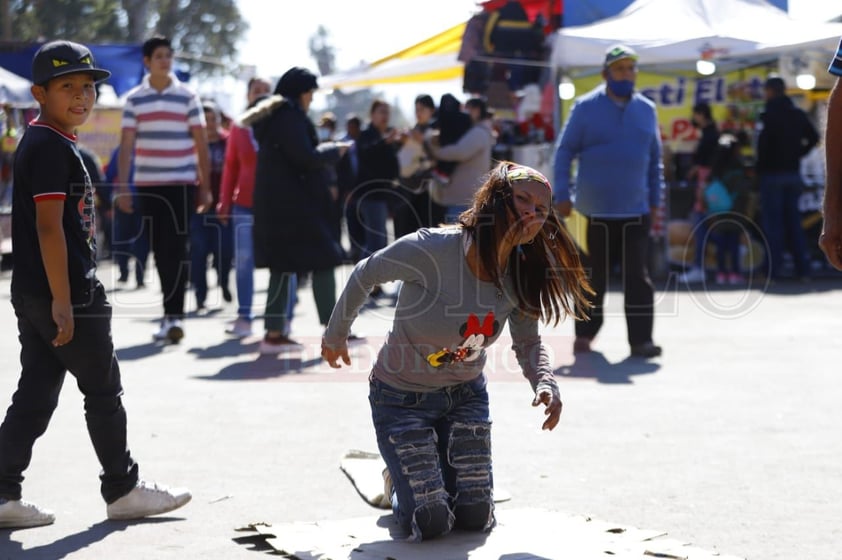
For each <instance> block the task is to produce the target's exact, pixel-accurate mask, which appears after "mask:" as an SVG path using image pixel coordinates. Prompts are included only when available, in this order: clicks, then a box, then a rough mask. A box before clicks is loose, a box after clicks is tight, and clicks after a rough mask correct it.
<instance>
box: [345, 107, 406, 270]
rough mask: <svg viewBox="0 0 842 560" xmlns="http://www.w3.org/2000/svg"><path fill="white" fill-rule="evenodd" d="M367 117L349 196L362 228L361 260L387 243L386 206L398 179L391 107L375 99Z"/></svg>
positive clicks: (396, 137) (397, 135)
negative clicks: (367, 120)
mask: <svg viewBox="0 0 842 560" xmlns="http://www.w3.org/2000/svg"><path fill="white" fill-rule="evenodd" d="M369 116H370V118H371V122H370V123H369V125H368V127H367V128H366V129H365V130H363V131H362V133H361V134H360V137H359V138H358V139H357V142H356V148H357V156H358V158H359V168H358V175H357V188H356V189H354V194H353V195H352V196H353V198H354V199H355V200H357V201H358V202H357V205H358V206H357V208H358V212H359V217H360V221H361V222H362V224H363V226H364V227H365V242H364V244H363V247H362V252H361V255H360V256H361V257H362V258H365V257H368V256H369V255H371V254H372V253H374V252H375V251H377V250H379V249H382V248H383V247H385V246H386V244H387V243H388V237H387V233H386V221H387V220H388V216H389V206H388V202H389V200H390V198H391V197H392V196H393V193H394V189H395V186H396V183H397V181H398V180H399V177H400V165H399V163H398V156H397V152H398V148H400V137H401V135H400V132H399V131H397V130H396V129H394V128H391V127H389V118H390V116H391V107H390V106H389V104H388V103H386V102H385V101H383V100H381V99H375V100H374V101H373V102H372V104H371V111H370V113H369Z"/></svg>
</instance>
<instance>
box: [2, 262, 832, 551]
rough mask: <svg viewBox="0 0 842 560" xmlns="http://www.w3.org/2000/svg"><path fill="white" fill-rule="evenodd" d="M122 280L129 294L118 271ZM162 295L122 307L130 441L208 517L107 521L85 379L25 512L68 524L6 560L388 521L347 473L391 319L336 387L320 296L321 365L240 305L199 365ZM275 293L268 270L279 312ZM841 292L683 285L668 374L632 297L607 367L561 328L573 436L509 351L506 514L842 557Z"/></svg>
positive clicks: (10, 346) (305, 298)
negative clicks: (237, 322) (634, 318)
mask: <svg viewBox="0 0 842 560" xmlns="http://www.w3.org/2000/svg"><path fill="white" fill-rule="evenodd" d="M347 273H348V269H347V268H343V269H341V273H340V274H338V275H337V277H338V278H339V279H340V283H341V280H343V279H344V278H345V277H346V276H347ZM211 276H212V275H211ZM100 277H101V279H102V280H103V282H104V283H105V284H106V285H107V286H108V287H109V288H112V287H113V285H114V282H113V279H114V275H113V270H112V268H111V266H110V264H109V263H105V264H104V265H103V267H102V268H101V273H100ZM9 279H10V274H9V273H8V272H6V273H3V274H2V276H1V277H0V299H2V301H3V304H2V305H0V330H1V332H2V333H3V334H4V336H2V337H0V399H3V401H2V402H3V404H2V405H0V408H5V406H6V403H8V399H9V398H10V397H11V394H12V392H13V391H14V387H15V384H16V381H17V376H18V373H19V363H18V354H19V347H18V342H17V338H16V336H15V333H16V327H15V321H14V315H13V312H12V309H11V305H10V304H9V303H8V295H9ZM155 280H156V279H155V278H154V275H152V274H150V275H148V280H147V285H148V286H149V288H147V289H146V290H142V291H133V290H117V291H112V292H111V294H110V298H111V300H112V303H113V304H114V308H115V313H114V321H113V331H114V340H115V344H116V347H117V349H118V350H117V352H118V356H119V358H120V362H121V368H122V372H123V382H124V386H125V389H126V394H125V398H124V404H125V406H126V408H127V411H128V415H129V442H130V446H131V449H132V452H133V454H134V456H135V458H136V459H137V461H138V462H139V463H140V466H141V474H142V476H143V477H145V478H147V479H150V480H155V481H158V482H162V483H165V484H170V485H184V486H188V487H189V488H190V489H191V490H192V492H193V496H194V497H193V501H192V502H191V503H190V504H188V505H187V506H186V507H184V508H183V509H182V510H179V511H176V512H174V513H173V514H172V515H170V516H168V517H163V518H157V519H156V518H152V519H149V520H146V521H142V522H135V523H116V522H108V521H106V520H105V506H104V504H103V502H102V501H101V499H100V497H99V492H98V482H99V481H98V479H97V473H98V470H99V467H98V464H97V462H96V459H95V457H94V453H93V449H92V447H91V445H90V442H89V440H88V437H87V434H86V432H85V428H84V419H83V411H82V400H81V396H80V394H79V393H78V391H77V390H76V388H75V384H74V383H73V379H72V377H68V379H67V384H66V387H65V389H64V392H63V394H62V398H61V402H60V404H59V407H58V409H57V411H56V413H55V416H54V417H53V420H52V423H51V425H50V428H49V430H48V431H47V433H46V435H45V436H44V437H42V438H41V439H40V440H39V441H38V443H37V444H36V447H35V452H34V457H33V461H32V465H31V467H30V468H29V470H28V471H27V472H26V473H25V474H26V481H25V482H24V497H25V499H28V500H30V501H34V502H36V503H38V504H40V505H43V506H44V507H48V508H52V509H54V510H55V512H56V515H57V520H56V523H55V524H54V525H52V526H49V527H42V528H36V529H28V530H19V531H0V558H2V559H7V558H15V559H17V558H25V559H30V558H31V559H33V560H35V559H50V560H52V559H57V558H71V559H94V558H96V559H101V558H109V559H111V558H115V559H116V558H120V559H129V560H133V559H148V558H154V559H158V558H161V559H169V558H179V559H181V558H204V559H210V560H214V559H220V560H221V559H225V560H229V559H234V560H237V559H244V560H245V559H249V558H251V559H253V558H258V557H260V556H261V555H262V554H263V553H262V552H256V551H254V550H250V547H248V546H245V545H243V544H239V543H237V542H235V541H234V538H235V537H237V533H235V531H234V529H235V527H240V526H243V525H245V524H247V523H250V522H257V521H268V522H291V521H313V520H339V519H346V518H357V517H361V516H367V515H372V514H375V513H377V510H373V509H372V508H371V507H370V506H368V505H366V504H365V503H364V502H363V501H362V500H361V499H360V498H359V497H358V496H357V495H356V493H355V492H354V490H353V489H352V487H351V486H350V484H349V483H348V481H347V480H346V478H345V476H344V475H343V474H342V473H341V472H340V470H339V468H338V465H339V458H340V456H341V455H342V454H343V453H344V452H345V451H347V450H348V449H364V450H372V451H375V450H376V444H375V440H374V435H373V430H372V428H371V422H370V418H369V409H368V403H367V384H366V377H367V374H368V365H369V363H370V360H371V357H372V356H373V355H374V354H375V353H376V351H377V349H378V347H379V344H380V342H381V340H382V335H383V334H384V333H385V331H386V329H387V328H388V324H389V317H390V316H391V308H390V307H389V305H388V302H389V300H388V299H382V300H380V302H379V306H378V307H372V308H371V309H368V310H367V311H366V312H365V313H364V315H363V316H361V318H360V319H359V321H358V323H357V324H356V325H355V329H356V330H359V331H360V332H363V333H365V334H367V335H369V338H368V339H367V341H366V343H364V344H359V345H356V346H355V347H354V349H353V359H354V364H353V365H352V367H351V368H349V369H343V370H340V371H332V370H330V368H328V367H326V366H325V365H324V364H323V363H321V361H320V359H319V357H318V347H319V339H320V334H321V327H320V326H319V325H318V320H317V319H316V313H315V306H314V304H313V301H312V295H311V292H310V290H309V287H305V288H302V289H301V290H300V292H299V297H300V303H299V305H298V307H297V316H296V319H295V322H294V325H293V330H294V335H295V336H296V337H297V338H298V339H299V340H301V341H302V342H304V343H305V348H304V350H303V351H302V352H301V353H300V355H296V356H291V357H286V358H276V357H260V356H258V354H257V343H258V338H257V337H255V338H253V339H246V340H243V341H239V340H235V339H231V338H230V337H228V336H226V335H225V334H224V332H223V329H224V323H225V322H226V321H227V320H229V319H232V318H233V315H234V311H235V309H236V306H235V305H234V304H227V305H223V302H221V300H218V301H217V302H216V303H217V304H218V310H216V311H214V312H211V313H209V314H208V315H206V316H203V317H195V316H191V317H190V318H188V320H187V323H186V337H185V339H184V340H183V341H182V343H181V344H180V345H177V346H161V345H157V344H154V343H152V342H151V333H152V331H153V330H154V327H155V326H156V322H157V319H158V315H159V313H160V296H159V294H158V293H157V291H156V289H155V286H156V285H157V282H156V281H155ZM266 284H267V275H266V274H265V271H258V274H257V287H258V293H257V295H256V301H255V308H256V309H258V310H259V309H262V306H263V301H264V299H265V286H266ZM840 288H842V280H839V279H838V278H834V279H823V280H816V281H814V282H812V283H810V284H804V285H802V284H787V283H781V284H777V285H775V286H771V287H767V288H756V289H751V290H748V289H741V288H727V289H721V290H715V289H712V290H710V291H706V290H702V289H699V290H693V291H688V290H687V289H685V288H680V289H676V288H675V286H674V284H672V283H670V282H668V281H663V282H662V285H661V286H660V287H659V293H658V298H659V300H658V306H657V307H658V317H657V319H656V341H657V342H658V343H659V344H662V345H663V346H664V356H663V357H662V358H660V359H658V360H653V361H651V362H645V361H641V360H635V359H629V358H628V346H627V344H626V343H625V322H624V320H623V318H622V315H621V313H620V310H621V309H622V298H621V297H620V295H619V293H617V292H616V291H612V292H611V293H610V294H609V300H608V306H609V309H610V310H611V312H610V313H609V316H608V318H607V321H606V325H605V328H604V329H603V332H602V333H601V335H600V337H599V338H598V339H597V340H596V342H595V345H594V347H595V350H596V352H594V353H593V354H591V355H587V356H577V357H575V358H574V356H573V355H572V354H571V352H570V348H571V346H572V333H573V327H572V324H571V323H570V322H566V323H564V324H563V325H561V326H559V327H557V328H552V329H549V328H548V329H545V333H544V336H545V340H546V341H547V343H548V344H549V345H550V347H551V349H552V352H553V362H554V364H555V366H556V367H557V373H558V376H559V382H560V386H561V389H562V395H563V397H564V401H565V409H564V414H563V416H562V422H561V424H560V425H559V427H558V428H557V429H556V430H555V431H554V432H551V433H546V432H541V430H540V424H541V421H542V415H541V413H540V411H538V410H537V409H534V408H532V407H531V406H530V401H531V395H530V391H529V387H528V384H527V383H526V382H525V381H523V380H522V379H521V378H520V377H519V374H518V373H517V369H516V364H515V361H514V358H513V356H512V354H511V352H510V351H509V349H508V344H507V343H506V341H505V340H501V341H500V342H499V343H498V344H497V345H496V346H495V347H494V349H493V351H492V352H491V356H490V361H489V363H490V364H491V365H492V368H490V372H491V373H490V379H491V384H490V393H491V399H492V403H491V406H492V414H493V417H494V421H495V423H494V431H493V446H494V456H495V462H494V468H495V481H496V484H497V485H498V486H499V487H501V488H504V489H505V490H507V491H508V492H510V493H511V494H512V496H513V499H512V500H511V501H510V502H507V503H503V504H500V506H499V507H500V508H544V509H550V510H559V511H562V512H568V513H570V514H579V515H590V516H593V517H594V518H597V519H602V520H607V521H611V522H615V523H617V524H621V525H628V526H634V527H639V528H643V529H655V530H663V531H666V532H668V533H669V535H670V537H671V538H675V539H681V540H683V541H686V542H689V543H693V544H695V545H696V546H699V547H702V548H705V549H709V550H718V551H721V552H722V553H723V554H730V555H736V556H742V557H747V558H751V559H763V560H775V559H780V560H783V559H787V560H790V559H793V558H834V557H838V555H839V552H838V545H839V543H840V542H842V528H840V525H839V519H842V506H840V503H839V500H838V496H839V495H840V491H842V477H840V474H839V472H840V471H839V464H840V460H842V438H840V437H839V426H840V425H842V407H840V406H839V403H840V402H841V401H842V383H840V382H839V379H838V378H839V375H840V366H839V358H840V347H842V344H840V337H839V332H840V325H842V314H840V312H839V310H840V309H842V291H840ZM214 295H216V297H220V296H219V295H218V293H217V292H215V291H214V290H212V291H211V295H210V296H209V301H211V302H212V301H213V300H212V299H211V298H212V297H213V296H214ZM188 305H189V304H188ZM256 326H258V327H259V326H260V323H256ZM566 537H570V536H565V535H564V534H558V535H546V538H558V539H563V538H566Z"/></svg>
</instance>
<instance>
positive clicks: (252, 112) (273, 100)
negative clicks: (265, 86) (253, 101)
mask: <svg viewBox="0 0 842 560" xmlns="http://www.w3.org/2000/svg"><path fill="white" fill-rule="evenodd" d="M285 105H290V102H289V101H288V100H287V99H285V98H284V97H283V96H281V95H270V96H269V97H266V98H265V99H262V100H261V101H259V102H258V103H257V105H255V106H254V107H252V108H251V109H249V110H247V111H246V112H245V113H243V114H242V115H240V116H239V118H238V119H237V121H238V122H239V123H240V125H242V126H246V127H247V126H253V125H254V123H256V122H259V121H262V120H263V119H265V118H266V117H268V116H269V115H271V114H272V113H274V112H275V111H277V110H278V109H280V108H281V107H284V106H285Z"/></svg>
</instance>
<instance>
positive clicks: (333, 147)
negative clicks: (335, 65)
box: [241, 67, 347, 354]
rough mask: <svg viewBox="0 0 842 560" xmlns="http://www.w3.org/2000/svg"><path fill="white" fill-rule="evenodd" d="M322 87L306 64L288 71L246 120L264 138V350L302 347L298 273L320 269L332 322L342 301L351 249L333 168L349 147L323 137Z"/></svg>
mask: <svg viewBox="0 0 842 560" xmlns="http://www.w3.org/2000/svg"><path fill="white" fill-rule="evenodd" d="M317 87H318V85H317V83H316V76H315V75H313V74H312V73H311V72H309V71H308V70H306V69H303V68H297V67H294V68H291V69H290V70H288V71H287V72H286V73H285V74H284V75H283V76H281V79H280V80H278V84H277V86H276V87H275V92H274V95H272V96H270V97H268V98H266V99H264V100H263V101H261V102H260V103H258V104H257V105H256V106H255V107H254V108H253V109H251V110H250V111H248V112H247V113H246V114H245V115H244V116H243V118H242V119H241V120H242V122H243V124H244V125H246V126H251V127H252V130H253V131H254V138H255V140H256V141H257V144H258V151H257V170H256V174H255V183H254V260H255V266H256V267H257V268H268V269H269V270H270V279H269V291H268V293H267V301H266V314H265V326H266V335H265V336H264V339H263V343H262V344H261V347H260V351H261V353H266V354H271V353H278V352H282V351H284V350H288V349H292V347H299V346H300V345H298V343H296V342H295V341H293V340H291V339H289V338H288V336H287V334H288V331H289V316H288V315H289V309H290V306H289V301H290V298H291V297H292V296H293V294H292V290H291V289H290V287H291V286H290V281H291V277H292V276H293V275H294V274H295V273H298V272H312V274H313V280H312V283H313V295H314V296H315V299H316V306H317V308H318V312H319V320H320V321H321V323H322V324H324V325H326V324H327V321H328V319H329V318H330V313H331V311H332V310H333V306H334V304H335V302H336V280H335V278H334V275H333V269H334V268H335V267H336V266H338V265H339V264H341V263H342V259H343V256H344V253H343V251H342V247H341V245H340V244H339V242H338V240H337V239H336V237H335V236H334V235H333V234H332V230H331V226H330V205H331V201H330V191H329V190H328V186H329V185H328V181H327V176H328V173H327V169H328V167H329V166H333V165H336V163H337V162H338V161H339V158H340V157H341V156H342V155H343V154H344V153H345V150H347V145H346V144H344V143H337V142H324V143H321V144H319V143H318V139H317V136H316V128H315V126H314V125H313V123H312V122H311V121H310V119H309V118H308V117H307V110H308V109H309V108H310V103H311V101H312V99H313V91H314V90H315V89H316V88H317Z"/></svg>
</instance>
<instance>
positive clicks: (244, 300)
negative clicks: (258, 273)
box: [231, 204, 254, 321]
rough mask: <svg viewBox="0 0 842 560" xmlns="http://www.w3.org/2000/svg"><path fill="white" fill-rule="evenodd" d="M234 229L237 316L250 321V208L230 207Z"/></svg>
mask: <svg viewBox="0 0 842 560" xmlns="http://www.w3.org/2000/svg"><path fill="white" fill-rule="evenodd" d="M231 223H232V224H233V229H234V235H233V237H234V266H235V270H236V277H237V304H238V306H237V316H238V317H240V318H241V319H246V320H249V321H251V319H252V316H253V315H252V311H251V303H252V300H253V299H254V243H253V241H252V230H253V229H254V214H253V213H252V211H251V208H246V207H244V206H237V205H236V204H235V205H234V206H233V208H232V209H231Z"/></svg>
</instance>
